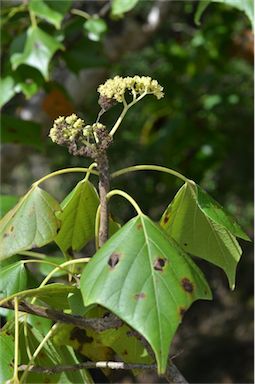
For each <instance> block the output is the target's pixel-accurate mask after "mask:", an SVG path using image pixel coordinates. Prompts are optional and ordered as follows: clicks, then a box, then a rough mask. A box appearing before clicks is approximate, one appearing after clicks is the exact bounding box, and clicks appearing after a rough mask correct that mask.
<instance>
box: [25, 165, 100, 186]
mask: <svg viewBox="0 0 255 384" xmlns="http://www.w3.org/2000/svg"><path fill="white" fill-rule="evenodd" d="M88 171H89V172H90V173H93V175H98V172H97V171H93V170H92V169H91V170H90V169H89V168H82V167H77V168H64V169H59V170H58V171H54V172H52V173H49V174H48V175H46V176H44V177H42V178H41V179H39V180H37V181H35V182H34V183H33V184H32V188H33V187H37V186H38V185H39V184H41V183H43V182H44V181H46V180H48V179H50V178H51V177H54V176H58V175H63V174H64V173H72V172H88Z"/></svg>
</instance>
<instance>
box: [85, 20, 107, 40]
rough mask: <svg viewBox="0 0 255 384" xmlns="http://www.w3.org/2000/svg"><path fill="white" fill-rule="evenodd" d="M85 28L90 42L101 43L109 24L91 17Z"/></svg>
mask: <svg viewBox="0 0 255 384" xmlns="http://www.w3.org/2000/svg"><path fill="white" fill-rule="evenodd" d="M84 28H85V29H86V30H87V31H88V32H89V38H90V40H94V41H99V40H100V39H101V37H102V35H103V34H104V33H105V32H106V31H107V24H106V22H105V21H104V20H103V19H101V18H99V17H91V18H90V19H88V20H86V21H85V23H84Z"/></svg>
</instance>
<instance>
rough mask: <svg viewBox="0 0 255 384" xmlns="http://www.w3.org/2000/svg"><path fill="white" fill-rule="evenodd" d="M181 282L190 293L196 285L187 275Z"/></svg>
mask: <svg viewBox="0 0 255 384" xmlns="http://www.w3.org/2000/svg"><path fill="white" fill-rule="evenodd" d="M181 284H182V287H183V289H184V291H186V292H188V293H192V292H193V291H194V285H193V283H192V282H191V281H190V280H189V279H188V278H187V277H184V278H183V279H182V281H181Z"/></svg>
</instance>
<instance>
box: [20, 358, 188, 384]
mask: <svg viewBox="0 0 255 384" xmlns="http://www.w3.org/2000/svg"><path fill="white" fill-rule="evenodd" d="M169 367H170V369H169V368H168V370H167V373H166V374H165V375H164V377H165V378H166V379H167V380H168V382H169V383H173V384H187V381H186V380H185V379H184V377H183V376H182V374H181V373H180V372H179V370H178V368H177V367H176V366H175V365H174V364H173V363H172V362H171V364H170V366H169ZM88 368H100V369H104V368H109V369H123V370H133V369H141V370H144V369H149V370H153V371H155V370H156V369H157V365H156V364H129V363H124V362H122V361H97V362H93V361H86V362H84V363H79V364H74V365H57V366H55V367H48V368H47V367H40V366H35V365H31V366H30V367H29V368H28V366H27V365H20V366H19V371H25V370H27V371H28V372H38V373H44V374H45V373H46V374H48V375H53V374H55V373H60V372H68V371H69V372H70V371H77V370H80V369H88ZM168 371H169V372H168Z"/></svg>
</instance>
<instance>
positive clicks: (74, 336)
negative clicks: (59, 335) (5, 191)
mask: <svg viewBox="0 0 255 384" xmlns="http://www.w3.org/2000/svg"><path fill="white" fill-rule="evenodd" d="M70 340H77V341H78V342H79V343H80V344H84V343H92V342H93V337H89V336H87V333H86V331H85V330H84V329H80V328H78V327H75V328H74V329H73V330H72V332H71V334H70Z"/></svg>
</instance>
